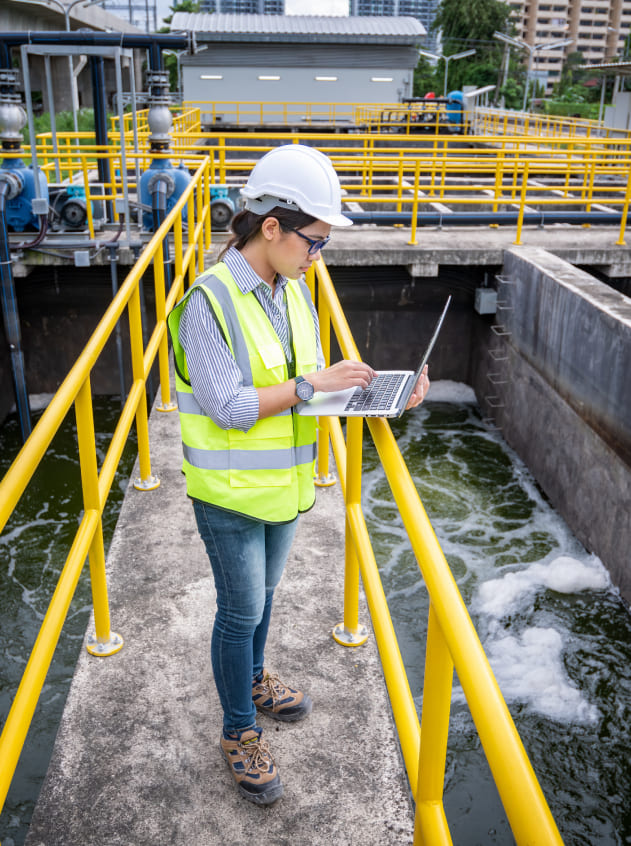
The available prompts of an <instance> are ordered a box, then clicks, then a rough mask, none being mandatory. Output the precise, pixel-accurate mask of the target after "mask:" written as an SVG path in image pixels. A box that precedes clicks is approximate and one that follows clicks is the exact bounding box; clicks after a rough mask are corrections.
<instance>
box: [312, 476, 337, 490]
mask: <svg viewBox="0 0 631 846" xmlns="http://www.w3.org/2000/svg"><path fill="white" fill-rule="evenodd" d="M313 484H314V485H315V486H316V488H330V487H331V485H335V484H337V479H336V478H335V476H334V475H333V473H327V474H326V476H324V475H317V476H314V477H313Z"/></svg>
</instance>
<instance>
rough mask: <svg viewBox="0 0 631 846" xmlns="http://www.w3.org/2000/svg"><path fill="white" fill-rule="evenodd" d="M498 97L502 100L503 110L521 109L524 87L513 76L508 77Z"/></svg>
mask: <svg viewBox="0 0 631 846" xmlns="http://www.w3.org/2000/svg"><path fill="white" fill-rule="evenodd" d="M500 95H501V96H502V97H503V98H504V106H505V108H507V109H521V107H522V105H523V103H524V86H523V84H522V83H521V82H519V81H518V80H517V79H515V78H514V77H513V76H510V75H509V77H508V79H507V80H506V85H504V87H503V88H502V89H501V91H500Z"/></svg>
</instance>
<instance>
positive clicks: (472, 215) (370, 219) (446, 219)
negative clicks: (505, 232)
mask: <svg viewBox="0 0 631 846" xmlns="http://www.w3.org/2000/svg"><path fill="white" fill-rule="evenodd" d="M345 214H346V216H347V217H349V218H350V219H351V220H352V221H353V223H375V224H377V225H379V226H392V225H393V224H403V225H410V224H411V223H412V222H413V216H412V215H411V214H410V213H409V212H345ZM518 220H519V212H518V211H510V212H451V213H449V212H444V213H443V212H419V214H418V215H417V216H416V224H417V226H475V225H488V224H491V223H494V224H499V225H500V226H501V225H505V226H511V225H515V224H516V223H517V222H518ZM621 220H622V213H619V212H594V211H590V212H578V211H574V212H572V211H550V212H524V216H523V222H524V224H530V225H533V224H536V225H538V226H544V225H545V224H546V223H550V224H551V223H573V224H576V225H581V224H584V223H591V224H595V225H601V226H617V225H618V224H619V223H620V222H621Z"/></svg>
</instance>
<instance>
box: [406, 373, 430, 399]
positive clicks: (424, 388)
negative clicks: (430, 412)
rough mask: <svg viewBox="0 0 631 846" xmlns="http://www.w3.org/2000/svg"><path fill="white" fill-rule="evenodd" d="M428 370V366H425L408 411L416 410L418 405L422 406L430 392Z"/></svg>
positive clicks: (413, 392)
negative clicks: (410, 409)
mask: <svg viewBox="0 0 631 846" xmlns="http://www.w3.org/2000/svg"><path fill="white" fill-rule="evenodd" d="M427 369H428V368H427V365H425V367H424V368H423V372H422V373H421V375H420V377H419V380H418V382H417V383H416V387H415V388H414V390H413V391H412V396H411V397H410V399H409V400H408V404H407V405H406V409H408V408H415V407H416V406H417V405H420V404H421V403H422V402H423V400H424V399H425V397H426V396H427V392H428V391H429V376H428V375H427Z"/></svg>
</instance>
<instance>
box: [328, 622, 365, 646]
mask: <svg viewBox="0 0 631 846" xmlns="http://www.w3.org/2000/svg"><path fill="white" fill-rule="evenodd" d="M333 640H334V641H335V642H336V643H339V644H340V646H361V645H362V643H366V641H367V640H368V629H367V628H366V626H362V625H361V624H360V625H359V626H358V627H357V629H356V630H355V631H354V632H351V631H349V630H348V629H347V628H346V627H345V626H344V623H338V624H337V626H335V627H334V628H333Z"/></svg>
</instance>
